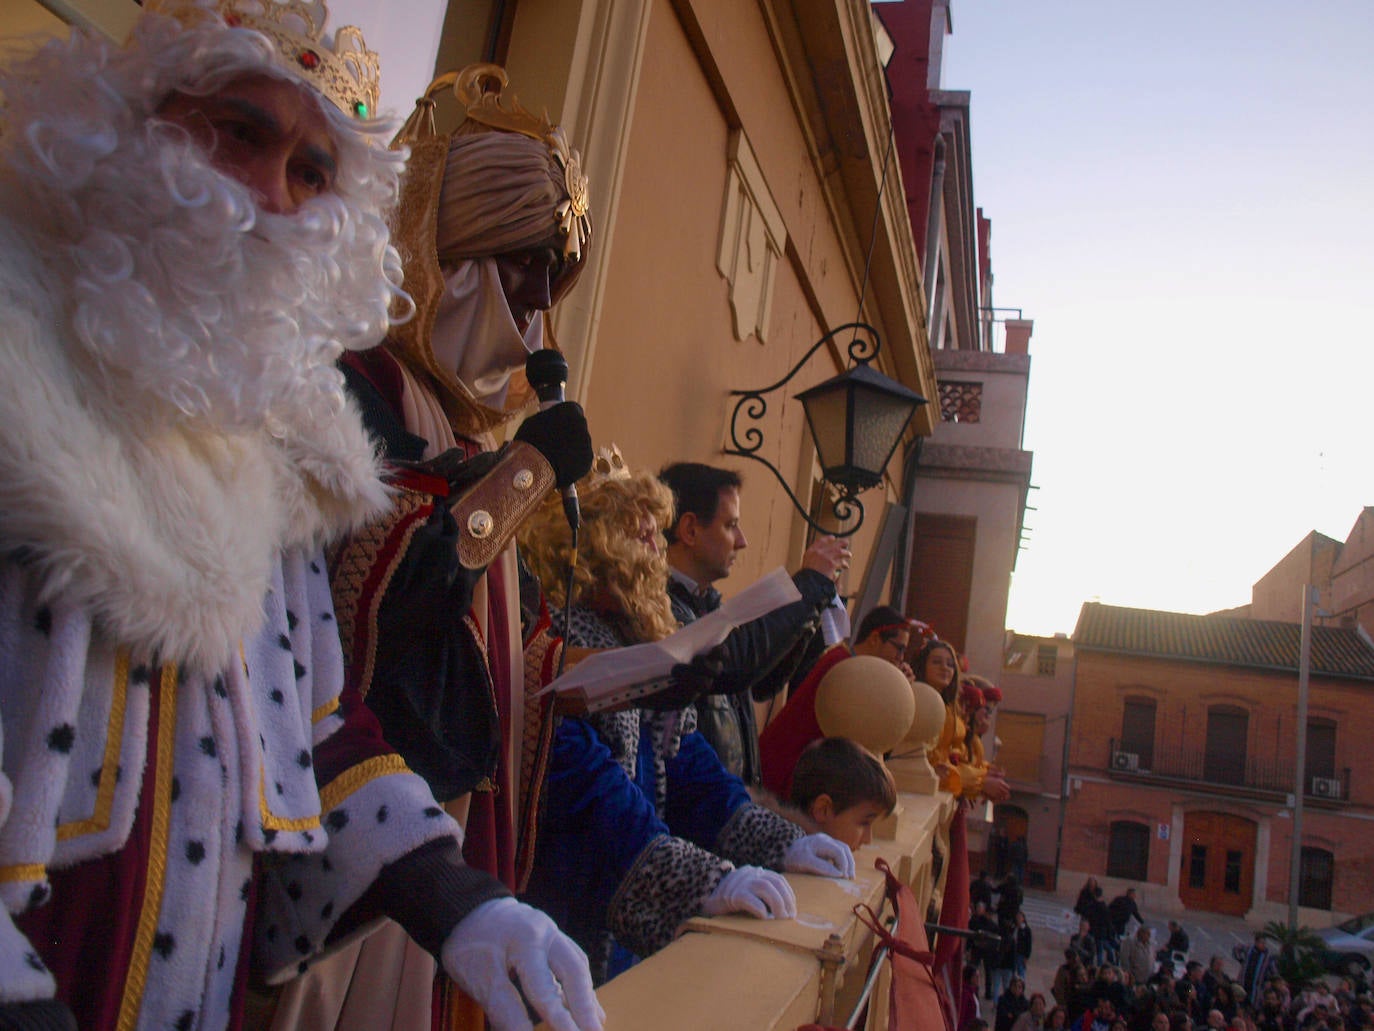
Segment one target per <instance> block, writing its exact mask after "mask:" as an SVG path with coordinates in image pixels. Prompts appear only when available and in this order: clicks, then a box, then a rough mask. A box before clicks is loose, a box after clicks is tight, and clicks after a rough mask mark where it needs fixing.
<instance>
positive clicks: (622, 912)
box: [606, 834, 733, 956]
mask: <svg viewBox="0 0 1374 1031" xmlns="http://www.w3.org/2000/svg"><path fill="white" fill-rule="evenodd" d="M731 869H733V867H732V866H731V864H730V863H728V862H726V861H725V860H723V859H721V858H720V857H719V856H715V855H712V854H711V853H710V852H707V851H706V850H705V849H703V848H698V847H697V846H696V845H693V844H692V843H691V842H690V841H684V840H683V839H682V838H674V837H671V836H669V835H667V834H664V835H660V836H659V837H658V838H657V839H655V840H654V842H653V843H652V844H650V845H649V847H648V848H646V849H645V850H644V851H643V852H642V853H641V854H640V856H639V858H638V859H636V860H635V863H634V866H632V867H631V868H630V872H629V873H627V874H626V875H625V879H624V880H623V881H621V882H620V887H619V889H617V891H616V893H615V896H614V897H613V898H612V899H611V905H610V908H609V909H608V911H607V913H606V924H607V926H608V927H609V928H610V931H611V933H612V934H614V935H615V937H616V940H617V941H619V942H620V944H622V945H624V946H625V947H626V948H627V949H629V950H630V951H631V952H633V953H635V954H636V955H638V956H648V955H650V954H651V953H654V952H657V951H658V950H659V949H661V948H663V946H665V945H667V944H668V943H669V942H671V941H672V940H673V938H674V937H676V936H677V929H678V928H679V927H680V926H682V923H683V921H685V920H687V919H688V918H689V917H692V916H696V915H697V914H698V913H699V912H701V906H702V903H703V902H705V901H706V898H707V896H709V895H710V894H711V892H713V891H715V889H716V885H717V884H719V883H720V880H721V878H722V877H724V876H725V875H726V874H727V873H729V872H730V870H731Z"/></svg>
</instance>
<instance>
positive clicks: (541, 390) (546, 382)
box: [525, 347, 582, 531]
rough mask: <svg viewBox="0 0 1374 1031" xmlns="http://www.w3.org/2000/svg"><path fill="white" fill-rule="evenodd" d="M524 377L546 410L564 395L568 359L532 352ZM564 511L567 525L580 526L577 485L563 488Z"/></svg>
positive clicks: (550, 352) (545, 350)
mask: <svg viewBox="0 0 1374 1031" xmlns="http://www.w3.org/2000/svg"><path fill="white" fill-rule="evenodd" d="M525 379H527V380H528V381H529V384H530V388H531V389H532V390H533V391H534V396H535V397H537V398H539V410H540V411H541V412H542V411H546V410H547V409H549V408H552V407H553V406H554V405H556V404H562V403H563V402H564V401H565V400H566V398H564V396H563V391H564V389H565V388H566V387H567V385H568V359H566V358H564V357H563V355H562V353H561V352H559V351H555V350H554V349H553V348H551V347H544V348H540V349H539V350H538V351H531V352H530V356H529V357H528V358H526V359H525ZM563 514H564V515H566V516H567V517H568V525H569V526H570V527H572V529H573V530H574V531H576V530H577V528H578V527H579V526H581V525H582V510H581V508H579V507H578V504H577V486H576V485H575V484H571V483H570V484H568V485H567V486H566V487H564V488H563Z"/></svg>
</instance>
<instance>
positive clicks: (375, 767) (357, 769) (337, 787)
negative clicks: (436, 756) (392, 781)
mask: <svg viewBox="0 0 1374 1031" xmlns="http://www.w3.org/2000/svg"><path fill="white" fill-rule="evenodd" d="M409 772H410V767H409V766H407V765H406V761H405V760H404V759H402V758H401V757H400V756H399V755H395V754H391V755H374V756H373V757H372V758H371V759H365V760H363V761H362V762H360V763H358V765H356V766H351V767H349V768H348V769H347V770H345V771H344V772H343V773H341V774H339V775H338V776H337V777H335V778H334V779H333V780H331V781H330V782H329V783H328V784H326V785H325V786H324V787H323V788H321V789H320V811H321V812H328V811H329V810H331V809H334V808H337V807H338V805H339V803H340V802H342V801H343V800H344V799H345V798H347V797H348V796H349V795H351V794H353V793H354V792H355V791H357V790H358V789H359V788H362V787H365V786H366V785H368V784H370V783H371V782H372V781H374V780H376V779H377V778H378V777H386V776H389V775H390V774H393V773H409Z"/></svg>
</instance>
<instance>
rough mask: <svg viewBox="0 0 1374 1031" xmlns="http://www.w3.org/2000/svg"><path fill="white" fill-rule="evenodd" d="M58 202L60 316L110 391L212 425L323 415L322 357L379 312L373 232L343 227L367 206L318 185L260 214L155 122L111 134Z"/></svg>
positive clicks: (362, 332) (382, 243)
mask: <svg viewBox="0 0 1374 1031" xmlns="http://www.w3.org/2000/svg"><path fill="white" fill-rule="evenodd" d="M72 200H73V209H74V210H75V211H77V212H79V215H80V219H81V224H80V231H79V232H78V233H76V234H74V242H71V243H69V244H67V245H65V246H64V247H62V248H61V249H62V250H64V251H65V252H66V253H65V255H64V256H65V257H66V259H67V260H68V261H69V262H70V264H71V266H72V277H71V282H72V295H73V297H74V301H75V303H74V309H73V312H72V327H73V330H74V332H75V335H76V337H77V339H78V340H79V341H80V343H81V344H82V345H83V346H84V347H85V348H86V349H87V350H88V351H89V354H90V356H91V357H92V358H93V359H94V360H95V363H96V365H97V368H98V370H99V372H100V373H101V374H102V375H103V376H105V377H108V379H109V380H110V383H109V385H110V386H111V387H112V388H113V392H114V393H115V394H116V395H117V396H123V397H126V398H128V402H129V404H130V406H131V407H133V408H137V409H138V410H140V411H142V412H144V413H145V414H146V413H147V412H148V403H149V400H150V399H160V400H162V401H163V402H165V406H164V411H165V412H166V413H167V414H168V415H169V416H170V417H173V418H191V419H199V420H205V421H206V422H208V423H209V424H211V425H213V426H215V427H216V428H219V429H222V430H238V429H249V428H256V427H259V426H262V425H264V424H266V425H267V426H268V428H269V429H273V430H274V431H275V432H278V433H281V432H283V430H282V429H281V427H282V426H283V425H284V424H296V425H308V424H311V423H316V422H318V421H320V420H324V419H328V418H330V417H332V416H333V415H334V414H336V413H337V412H338V410H339V408H340V406H341V405H342V403H343V386H342V377H341V376H340V374H339V373H338V371H337V370H336V369H335V368H334V361H335V359H336V358H337V357H338V356H339V354H340V352H341V351H342V350H343V349H344V348H345V347H349V348H360V347H368V346H372V345H373V344H375V343H377V342H379V340H380V338H381V335H382V333H383V332H384V330H385V326H386V322H387V318H386V300H387V296H388V295H387V293H386V291H385V290H384V289H379V288H378V284H379V283H380V282H381V281H382V268H383V264H384V253H383V252H385V250H386V249H387V245H386V239H385V235H384V234H380V235H379V234H378V233H377V232H376V229H375V225H373V224H369V225H366V229H367V231H365V232H362V233H359V232H358V231H357V230H358V227H359V226H360V224H365V223H367V222H368V218H367V215H368V213H366V212H361V211H359V210H358V209H357V207H356V205H353V204H350V203H349V202H348V201H346V200H344V199H343V198H341V197H339V196H337V195H327V196H323V197H319V198H316V199H313V200H311V201H309V202H308V203H306V204H305V205H304V206H303V207H302V208H301V209H300V210H299V211H298V212H296V213H294V214H292V215H289V216H282V215H270V214H266V213H264V212H262V211H260V210H259V209H258V208H257V206H256V204H255V203H254V202H253V199H252V196H251V194H250V192H249V190H248V189H247V188H246V187H244V186H243V185H242V184H240V183H238V182H237V181H235V180H233V179H231V178H229V177H227V176H225V175H223V174H221V173H219V172H217V171H216V170H215V169H214V168H212V167H211V166H210V164H209V163H208V161H207V160H206V158H205V156H204V155H203V153H202V152H201V151H200V150H199V149H198V148H197V147H196V146H195V145H193V144H192V143H190V142H189V141H188V140H187V139H186V137H185V135H184V134H183V133H182V132H181V131H180V130H178V129H176V128H175V127H173V126H170V125H167V124H165V123H160V122H156V121H153V122H150V123H148V124H147V125H146V127H144V128H143V129H141V130H138V131H135V132H129V133H125V134H123V136H122V137H121V138H120V139H119V140H118V143H117V145H116V147H115V149H114V151H113V152H112V153H111V154H110V155H109V156H108V157H106V158H105V159H104V160H103V161H102V162H100V163H99V164H98V166H97V167H96V169H95V171H94V172H93V174H92V175H91V176H90V178H89V179H88V180H87V181H86V182H85V183H83V184H82V186H81V188H80V189H79V190H77V191H75V193H74V194H73V195H72ZM370 216H371V222H372V223H375V222H376V220H377V214H376V212H375V211H374V212H371V213H370ZM68 239H69V240H71V239H73V237H68ZM155 407H156V406H155Z"/></svg>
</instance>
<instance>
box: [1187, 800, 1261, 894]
mask: <svg viewBox="0 0 1374 1031" xmlns="http://www.w3.org/2000/svg"><path fill="white" fill-rule="evenodd" d="M1256 835H1257V827H1256V825H1255V823H1254V822H1253V821H1251V820H1247V819H1244V818H1243V817H1240V816H1231V815H1230V814H1228V813H1188V814H1187V815H1186V816H1185V817H1184V818H1183V856H1182V864H1183V868H1182V870H1181V871H1180V873H1179V882H1178V897H1179V899H1180V901H1182V902H1183V904H1184V905H1185V906H1187V907H1188V908H1189V909H1201V910H1205V911H1207V912H1210V913H1226V914H1229V915H1231V916H1244V915H1245V912H1246V911H1247V910H1248V909H1249V908H1250V902H1251V896H1252V893H1253V892H1254V887H1255V841H1256Z"/></svg>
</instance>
